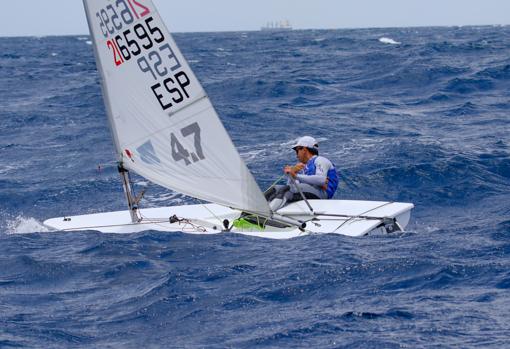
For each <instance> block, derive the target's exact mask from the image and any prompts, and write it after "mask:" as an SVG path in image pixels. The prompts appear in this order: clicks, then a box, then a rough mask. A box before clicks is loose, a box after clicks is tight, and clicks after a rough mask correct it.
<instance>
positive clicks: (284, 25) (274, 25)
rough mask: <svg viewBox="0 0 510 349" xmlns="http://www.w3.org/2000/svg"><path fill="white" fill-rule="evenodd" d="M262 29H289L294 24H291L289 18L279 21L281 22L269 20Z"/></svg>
mask: <svg viewBox="0 0 510 349" xmlns="http://www.w3.org/2000/svg"><path fill="white" fill-rule="evenodd" d="M260 30H262V31H289V30H292V26H291V25H290V23H289V21H288V20H285V21H279V22H267V25H266V26H265V27H261V28H260Z"/></svg>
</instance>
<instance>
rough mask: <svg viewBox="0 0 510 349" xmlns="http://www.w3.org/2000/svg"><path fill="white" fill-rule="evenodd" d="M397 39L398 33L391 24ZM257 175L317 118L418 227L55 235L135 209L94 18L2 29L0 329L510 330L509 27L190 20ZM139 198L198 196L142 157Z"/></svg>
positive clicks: (64, 340)
mask: <svg viewBox="0 0 510 349" xmlns="http://www.w3.org/2000/svg"><path fill="white" fill-rule="evenodd" d="M382 38H387V39H392V40H393V41H394V42H397V43H396V44H390V43H388V42H391V41H390V40H380V39H382ZM175 39H176V41H177V43H178V44H179V46H180V48H181V50H182V51H183V53H184V54H185V56H186V57H187V59H188V60H189V62H190V64H191V66H192V68H193V69H194V71H195V73H196V75H197V76H198V78H199V79H200V80H201V82H202V83H203V85H204V88H205V89H206V90H207V92H208V94H209V96H210V98H211V100H212V101H213V104H214V105H215V106H216V108H217V110H218V113H219V115H220V117H221V119H222V121H223V122H224V124H225V126H226V128H227V130H228V131H229V133H230V135H231V137H232V139H233V141H234V143H235V144H236V146H237V148H238V149H239V151H240V153H241V155H242V156H243V158H244V159H245V160H246V162H247V164H248V166H249V167H250V169H251V170H252V172H253V174H254V176H255V178H256V179H257V181H258V182H259V184H260V186H261V187H267V186H268V185H270V184H271V183H272V182H273V181H274V180H275V179H276V178H277V177H278V176H279V175H280V171H281V168H282V167H283V166H284V165H285V164H288V163H290V162H293V161H294V154H293V152H292V150H290V149H289V144H291V142H292V141H293V140H294V139H295V138H296V137H298V136H300V135H304V134H310V135H313V136H315V137H316V138H318V139H319V141H320V143H321V151H322V152H323V154H325V155H326V156H328V157H329V158H330V159H331V160H332V161H333V162H334V163H336V165H337V167H338V169H339V170H340V172H341V176H342V179H343V181H342V183H341V186H340V189H339V191H338V192H337V195H336V198H346V199H367V200H393V201H408V202H413V203H414V204H415V205H416V208H415V210H414V211H413V217H412V220H411V223H410V225H409V226H408V228H407V229H406V232H404V233H400V234H394V235H388V236H370V237H365V238H348V237H344V236H333V235H325V236H310V237H302V238H297V239H292V240H288V241H273V240H266V239H259V238H251V237H246V236H237V235H231V234H220V235H217V236H196V235H187V234H183V233H180V232H175V233H164V234H163V233H158V232H151V231H148V232H144V233H140V234H133V235H126V236H117V235H105V234H99V233H95V232H79V233H48V232H46V229H45V228H44V226H42V224H41V222H42V221H43V220H44V219H47V218H51V217H55V216H62V215H72V214H84V213H93V212H102V211H111V210H119V209H124V207H125V203H124V198H123V194H122V188H121V186H120V182H119V179H118V175H117V173H116V168H115V164H114V159H115V156H114V150H113V145H112V141H111V138H110V133H109V130H108V126H107V120H106V116H105V109H104V105H103V101H102V97H101V91H100V86H99V78H98V74H97V71H96V68H95V63H94V57H93V52H92V46H91V45H90V42H89V40H90V39H89V38H88V37H86V36H83V37H41V38H39V37H30V38H0V96H1V98H0V120H1V123H0V131H1V137H0V155H1V156H0V202H1V204H0V347H1V348H18V347H27V348H75V347H87V348H89V347H100V348H141V347H145V348H252V347H255V348H287V347H288V348H401V347H407V348H451V347H459V348H480V347H483V348H503V347H507V346H508V343H509V342H510V335H509V334H510V315H509V314H510V295H509V288H510V268H509V267H510V197H509V194H510V182H509V179H510V148H509V144H510V133H509V131H510V121H509V117H508V114H509V110H510V27H462V28H458V27H453V28H406V29H360V30H320V31H318V30H307V31H293V32H288V33H262V32H260V33H259V32H246V33H242V32H236V33H193V34H178V35H176V36H175ZM135 182H136V185H135V187H136V189H137V190H139V189H141V188H146V189H147V194H146V198H145V200H144V202H143V204H144V205H145V206H146V207H154V206H163V205H165V206H166V205H172V204H182V203H194V202H195V200H194V199H190V198H187V197H185V196H182V195H180V194H178V193H172V192H168V191H167V190H165V189H163V188H160V187H158V186H155V185H152V184H150V183H147V181H145V180H144V179H143V178H140V177H135Z"/></svg>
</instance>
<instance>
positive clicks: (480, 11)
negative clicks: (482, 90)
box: [0, 0, 510, 36]
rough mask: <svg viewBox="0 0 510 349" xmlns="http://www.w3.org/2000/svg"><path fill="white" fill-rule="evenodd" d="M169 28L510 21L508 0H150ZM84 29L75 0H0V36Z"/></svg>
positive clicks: (197, 28)
mask: <svg viewBox="0 0 510 349" xmlns="http://www.w3.org/2000/svg"><path fill="white" fill-rule="evenodd" d="M154 3H155V4H156V6H157V7H158V8H159V11H160V13H161V15H162V17H163V19H164V20H165V22H166V24H167V26H168V27H169V29H170V30H171V31H174V32H189V31H225V30H236V31H242V30H258V29H260V27H261V26H263V25H265V24H266V23H267V22H269V21H280V20H289V21H290V23H291V25H292V26H293V27H294V28H296V29H309V28H366V27H407V26H438V25H439V26H445V25H446V26H452V25H485V24H489V25H490V24H510V0H250V1H248V0H180V1H178V0H154ZM86 33H88V29H87V24H86V21H85V16H84V12H83V6H82V1H81V0H9V1H7V0H2V5H1V10H0V36H20V35H22V36H24V35H37V36H41V35H68V34H86Z"/></svg>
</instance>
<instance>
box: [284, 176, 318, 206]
mask: <svg viewBox="0 0 510 349" xmlns="http://www.w3.org/2000/svg"><path fill="white" fill-rule="evenodd" d="M289 178H290V180H291V181H292V184H294V187H296V189H297V190H298V191H299V194H300V195H301V197H302V198H303V200H304V201H305V202H306V205H307V206H308V208H309V209H310V212H311V213H312V214H314V212H313V208H312V205H310V203H309V202H308V200H307V199H306V197H305V194H303V191H302V190H301V188H300V187H299V185H298V184H297V183H296V180H295V179H294V177H292V175H291V174H289Z"/></svg>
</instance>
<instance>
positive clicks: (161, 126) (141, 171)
mask: <svg viewBox="0 0 510 349" xmlns="http://www.w3.org/2000/svg"><path fill="white" fill-rule="evenodd" d="M83 3H84V8H85V13H86V16H87V21H88V25H89V29H90V34H91V37H92V41H93V44H94V45H93V46H94V53H95V58H96V63H97V69H98V71H99V73H100V77H101V86H102V91H103V99H104V102H105V106H106V112H107V115H108V119H109V124H110V128H111V133H112V136H113V140H114V144H115V149H116V151H117V155H118V158H117V161H118V169H119V174H120V178H121V182H122V185H123V188H124V193H125V197H126V200H127V210H124V211H118V212H105V213H97V214H88V215H79V216H64V217H59V218H52V219H48V220H46V221H45V222H44V225H46V226H47V227H49V228H51V229H54V230H58V231H83V230H94V231H99V232H103V233H126V234H127V233H135V232H140V231H147V230H155V231H167V232H175V231H179V232H184V233H191V234H218V233H224V232H230V233H239V234H245V235H250V236H257V237H264V238H271V239H289V238H295V237H298V236H306V235H311V234H327V233H332V234H343V235H348V236H362V235H366V234H369V233H373V232H382V233H387V232H393V231H400V230H403V229H404V228H405V227H406V225H407V224H408V222H409V219H410V214H411V210H412V209H413V207H414V206H413V204H411V203H399V202H379V201H356V200H303V201H298V202H294V203H291V204H289V205H287V206H285V207H283V208H281V209H279V210H277V211H276V212H272V211H271V209H270V208H269V205H268V203H267V201H266V199H265V197H264V195H263V193H262V191H261V189H260V188H259V186H258V185H257V182H256V181H255V179H254V177H253V176H252V174H251V173H250V171H249V170H248V168H247V166H246V164H245V163H244V161H243V160H242V159H241V157H240V155H239V153H238V152H237V150H236V148H235V146H234V144H233V143H232V141H231V139H230V137H229V135H228V133H227V131H226V130H225V128H224V126H223V124H222V123H221V121H220V119H219V117H218V114H217V113H216V111H215V109H214V107H213V105H212V104H211V101H210V100H209V98H208V96H207V94H206V92H205V91H204V89H203V88H202V86H201V84H200V82H199V81H198V79H197V78H196V76H195V74H194V73H193V71H192V70H191V68H190V66H189V65H188V63H187V61H186V59H185V58H184V56H183V55H182V53H181V51H180V50H179V48H178V47H177V45H176V43H175V41H174V39H173V38H172V36H171V34H170V32H169V31H168V29H167V28H166V26H165V25H164V23H163V21H162V19H161V17H160V15H159V14H158V11H157V10H156V8H155V6H154V4H153V3H152V1H150V0H117V1H109V0H84V1H83ZM132 172H135V173H137V174H138V175H140V176H142V177H144V178H146V179H148V180H149V181H151V182H153V183H156V184H158V185H161V186H163V187H165V188H167V189H171V190H174V191H177V192H180V193H182V194H185V195H188V196H190V197H194V198H197V199H200V200H203V201H205V202H208V203H205V204H197V205H183V206H172V207H160V208H141V207H140V204H139V203H140V197H137V196H135V195H134V192H133V189H132V187H131V181H130V173H132ZM246 214H250V215H253V216H254V217H257V220H261V221H262V224H256V225H252V226H242V225H236V224H234V222H235V221H236V220H237V219H238V218H239V217H240V216H241V215H246Z"/></svg>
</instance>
